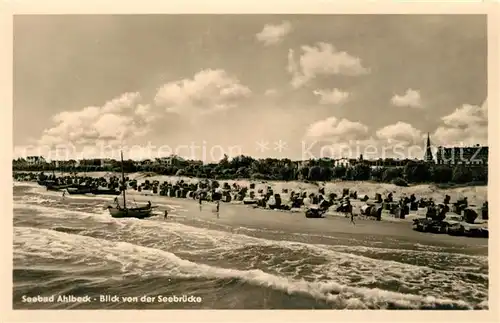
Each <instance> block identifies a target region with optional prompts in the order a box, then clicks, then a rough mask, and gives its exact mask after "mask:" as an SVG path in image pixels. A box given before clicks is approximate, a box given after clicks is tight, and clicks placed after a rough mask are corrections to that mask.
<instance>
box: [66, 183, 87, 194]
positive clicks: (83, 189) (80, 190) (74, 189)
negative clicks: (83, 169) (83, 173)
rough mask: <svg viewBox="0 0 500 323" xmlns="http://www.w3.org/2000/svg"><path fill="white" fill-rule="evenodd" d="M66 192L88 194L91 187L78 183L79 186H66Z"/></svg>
mask: <svg viewBox="0 0 500 323" xmlns="http://www.w3.org/2000/svg"><path fill="white" fill-rule="evenodd" d="M66 191H67V192H68V194H70V195H78V194H88V193H92V187H88V186H84V185H80V186H73V187H68V188H67V189H66Z"/></svg>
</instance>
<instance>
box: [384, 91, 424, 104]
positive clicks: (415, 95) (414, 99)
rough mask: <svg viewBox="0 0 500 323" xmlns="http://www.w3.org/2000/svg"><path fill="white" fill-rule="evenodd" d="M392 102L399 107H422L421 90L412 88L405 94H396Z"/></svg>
mask: <svg viewBox="0 0 500 323" xmlns="http://www.w3.org/2000/svg"><path fill="white" fill-rule="evenodd" d="M391 103H392V104H393V105H395V106H397V107H409V108H421V107H422V102H421V98H420V92H419V91H416V90H412V89H408V90H406V92H405V94H403V95H398V94H396V95H394V96H393V97H392V99H391Z"/></svg>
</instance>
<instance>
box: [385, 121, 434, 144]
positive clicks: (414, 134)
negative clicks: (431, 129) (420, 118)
mask: <svg viewBox="0 0 500 323" xmlns="http://www.w3.org/2000/svg"><path fill="white" fill-rule="evenodd" d="M376 136H377V138H378V139H380V140H383V141H385V142H387V143H389V144H399V145H401V144H402V145H407V144H416V145H421V144H423V139H424V134H423V133H422V132H421V131H420V130H418V129H416V128H414V127H413V126H412V125H411V124H409V123H406V122H401V121H398V122H396V123H395V124H391V125H388V126H385V127H383V128H381V129H379V130H377V132H376Z"/></svg>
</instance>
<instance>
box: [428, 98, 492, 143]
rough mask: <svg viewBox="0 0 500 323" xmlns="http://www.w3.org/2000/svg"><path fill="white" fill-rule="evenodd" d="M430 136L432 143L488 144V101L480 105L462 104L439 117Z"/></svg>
mask: <svg viewBox="0 0 500 323" xmlns="http://www.w3.org/2000/svg"><path fill="white" fill-rule="evenodd" d="M441 120H442V121H443V124H442V125H441V126H439V127H438V128H437V129H436V131H435V132H434V134H433V135H432V137H431V140H432V141H433V144H435V145H441V146H462V145H464V146H472V145H476V144H480V145H487V144H488V103H487V100H485V101H484V102H483V104H482V105H481V106H477V105H470V104H464V105H462V106H461V107H459V108H457V109H455V111H453V112H452V113H451V114H449V115H447V116H444V117H442V118H441Z"/></svg>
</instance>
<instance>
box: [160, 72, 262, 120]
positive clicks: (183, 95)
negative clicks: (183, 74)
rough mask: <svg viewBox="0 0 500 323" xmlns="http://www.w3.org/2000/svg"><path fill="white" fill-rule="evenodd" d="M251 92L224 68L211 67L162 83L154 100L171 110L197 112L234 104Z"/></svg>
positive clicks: (228, 106)
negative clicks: (214, 68) (190, 77)
mask: <svg viewBox="0 0 500 323" xmlns="http://www.w3.org/2000/svg"><path fill="white" fill-rule="evenodd" d="M251 93H252V91H251V90H250V89H249V88H248V87H246V86H244V85H242V84H241V83H240V81H239V80H238V79H237V78H234V77H231V76H229V75H228V74H227V73H226V72H225V71H224V70H220V69H216V70H212V69H208V70H202V71H200V72H198V73H197V74H196V75H195V76H194V77H193V78H192V79H183V80H180V81H175V82H170V83H167V84H164V85H162V86H161V87H160V88H159V89H158V92H157V93H156V96H155V99H154V100H155V103H156V104H157V105H158V106H163V107H165V109H166V111H168V112H172V113H178V114H191V115H196V114H200V113H201V114H209V113H213V112H216V111H220V110H226V109H230V108H234V107H235V106H237V104H238V103H239V101H240V100H241V99H243V98H246V97H248V96H250V95H251Z"/></svg>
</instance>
